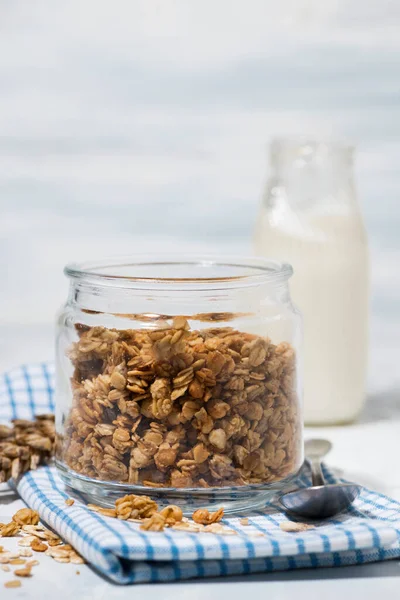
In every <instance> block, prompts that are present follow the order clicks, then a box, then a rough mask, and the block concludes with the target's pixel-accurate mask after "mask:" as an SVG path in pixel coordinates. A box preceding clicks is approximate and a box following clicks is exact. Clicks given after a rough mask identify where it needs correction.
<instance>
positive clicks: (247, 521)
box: [240, 517, 250, 526]
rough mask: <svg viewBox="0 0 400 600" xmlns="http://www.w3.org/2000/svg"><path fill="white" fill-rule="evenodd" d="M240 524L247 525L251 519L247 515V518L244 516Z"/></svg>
mask: <svg viewBox="0 0 400 600" xmlns="http://www.w3.org/2000/svg"><path fill="white" fill-rule="evenodd" d="M240 524H241V525H244V526H246V525H250V521H249V520H248V519H247V517H246V518H244V519H240Z"/></svg>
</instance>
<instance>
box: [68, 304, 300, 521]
mask: <svg viewBox="0 0 400 600" xmlns="http://www.w3.org/2000/svg"><path fill="white" fill-rule="evenodd" d="M159 323H160V322H159ZM76 329H77V332H78V335H79V340H78V341H77V342H76V343H74V344H73V346H72V347H71V348H70V349H69V351H68V353H69V357H70V360H71V362H72V364H73V367H74V373H73V376H72V378H71V388H72V395H73V400H72V407H71V410H70V412H69V414H68V415H66V422H65V430H64V433H63V434H61V433H60V435H59V439H58V443H57V456H58V458H59V459H60V460H61V461H63V462H64V463H65V464H66V465H67V466H68V467H69V468H70V469H72V470H73V471H75V472H77V473H79V474H81V475H84V476H87V477H91V478H94V479H100V480H106V481H116V482H124V483H130V484H141V485H146V486H148V487H174V488H189V487H215V486H218V487H220V486H231V485H239V486H240V485H248V484H262V483H268V482H275V481H279V480H281V479H284V478H285V477H287V476H288V475H290V474H292V473H294V472H295V471H296V470H297V469H298V468H299V467H300V460H301V423H300V414H299V406H298V397H297V392H296V360H295V353H294V350H293V348H292V347H291V346H290V345H289V344H288V343H286V342H283V343H280V344H278V345H275V344H273V343H272V342H271V341H270V340H269V339H267V338H263V337H260V336H258V335H255V334H250V333H244V332H240V331H237V330H235V329H233V328H230V327H219V328H218V327H212V328H208V329H201V330H191V329H190V327H189V324H188V321H187V320H186V318H185V317H179V316H178V317H175V318H174V319H173V320H172V324H171V323H169V324H168V323H167V322H166V321H165V327H161V328H159V329H130V330H118V329H107V328H104V327H88V326H86V325H80V324H78V325H76ZM116 510H117V513H118V517H119V518H123V519H124V518H125V519H127V518H135V517H134V516H133V513H132V509H131V506H130V504H129V502H128V504H124V503H120V505H118V506H117V507H116ZM153 512H155V511H153ZM127 515H129V516H127ZM147 516H148V517H151V516H152V515H151V514H148V515H147Z"/></svg>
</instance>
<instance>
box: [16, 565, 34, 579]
mask: <svg viewBox="0 0 400 600" xmlns="http://www.w3.org/2000/svg"><path fill="white" fill-rule="evenodd" d="M14 575H17V577H31V576H32V573H31V570H30V568H29V567H24V568H23V569H16V570H15V571H14Z"/></svg>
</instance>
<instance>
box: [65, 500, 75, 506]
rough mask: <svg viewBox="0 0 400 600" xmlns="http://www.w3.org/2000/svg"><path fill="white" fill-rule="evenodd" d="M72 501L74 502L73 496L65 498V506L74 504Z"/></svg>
mask: <svg viewBox="0 0 400 600" xmlns="http://www.w3.org/2000/svg"><path fill="white" fill-rule="evenodd" d="M74 502H75V500H74V499H73V498H67V499H66V500H65V504H66V505H67V506H72V505H73V504H74Z"/></svg>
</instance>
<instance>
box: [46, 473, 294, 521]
mask: <svg viewBox="0 0 400 600" xmlns="http://www.w3.org/2000/svg"><path fill="white" fill-rule="evenodd" d="M56 467H57V470H58V474H59V476H60V478H61V480H62V481H63V482H64V483H65V485H67V486H68V487H69V488H71V489H72V490H73V491H74V492H77V493H78V494H79V495H82V500H84V501H85V502H88V503H92V504H97V505H99V506H102V507H106V508H110V507H111V508H113V507H114V505H115V501H116V500H118V498H121V497H122V496H125V495H126V494H137V495H146V496H149V497H150V498H152V500H155V501H156V502H157V504H158V505H159V507H160V508H163V507H164V506H167V505H169V504H175V505H177V506H179V507H180V508H181V509H182V512H183V514H184V515H185V516H187V517H190V516H191V515H192V513H193V512H194V511H195V510H197V509H198V508H205V509H207V510H209V511H210V512H211V511H215V510H217V508H223V509H224V513H225V514H226V515H234V514H241V515H243V514H244V513H247V512H251V511H253V510H260V509H262V508H263V507H265V506H266V505H267V504H268V503H269V502H271V500H272V499H273V498H274V497H275V496H276V495H277V494H279V493H281V492H282V491H283V490H284V489H285V488H286V487H287V486H288V485H290V484H291V482H293V480H294V479H295V477H296V476H297V475H298V473H299V471H301V468H302V467H301V468H300V469H299V471H297V472H296V473H294V474H292V475H290V476H288V477H286V478H285V479H281V480H280V481H278V482H275V483H269V484H253V485H245V486H232V487H221V488H217V487H214V488H179V489H178V488H152V487H149V486H143V485H133V484H127V483H116V482H113V481H96V480H95V479H91V478H90V477H85V476H84V475H80V474H79V473H75V472H73V471H71V470H70V469H68V468H67V467H66V466H65V465H64V464H63V463H60V462H58V461H57V462H56Z"/></svg>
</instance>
